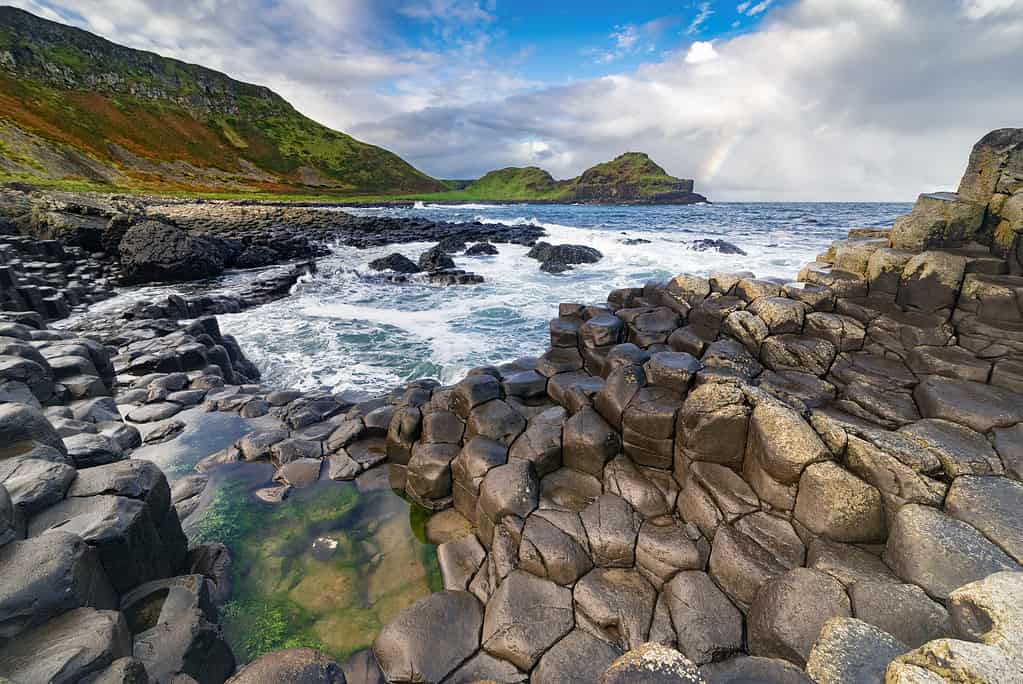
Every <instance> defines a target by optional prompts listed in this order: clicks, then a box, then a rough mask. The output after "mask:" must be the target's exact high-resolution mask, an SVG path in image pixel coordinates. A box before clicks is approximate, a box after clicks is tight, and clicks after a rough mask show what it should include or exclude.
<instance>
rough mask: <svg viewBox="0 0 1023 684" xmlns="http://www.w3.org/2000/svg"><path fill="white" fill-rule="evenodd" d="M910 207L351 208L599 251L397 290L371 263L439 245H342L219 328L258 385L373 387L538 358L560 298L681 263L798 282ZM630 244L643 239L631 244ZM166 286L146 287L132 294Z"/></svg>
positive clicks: (488, 263)
mask: <svg viewBox="0 0 1023 684" xmlns="http://www.w3.org/2000/svg"><path fill="white" fill-rule="evenodd" d="M904 210H905V208H904V207H892V206H888V207H882V208H881V209H869V208H858V207H856V206H855V205H852V206H846V205H843V206H832V205H816V206H812V205H811V206H808V205H707V206H701V207H678V208H671V207H593V206H579V207H570V206H541V205H524V206H522V205H520V206H508V205H484V204H480V205H456V206H448V205H431V204H425V203H424V204H423V206H422V207H420V206H418V205H416V206H414V207H408V206H406V207H380V208H376V209H372V208H369V209H367V208H360V209H358V210H357V213H362V214H370V213H372V214H380V215H391V216H416V215H428V216H429V217H430V218H431V219H435V220H450V221H462V222H465V221H472V220H479V221H481V222H482V223H485V224H505V225H513V226H525V225H531V226H538V227H541V228H543V229H544V230H545V231H546V233H547V235H546V237H544V238H543V240H545V241H546V242H549V243H552V244H582V245H588V246H591V247H594V248H596V249H598V250H599V251H600V252H601V253H602V254H603V255H604V258H603V259H601V260H600V261H599V262H598V263H595V264H584V265H581V266H576V267H575V268H574V269H573V270H572V271H569V272H568V273H564V274H558V275H552V274H548V273H544V272H542V271H540V270H539V268H538V264H537V262H536V261H535V260H533V259H530V258H528V257H526V253H527V252H528V249H529V248H527V247H525V246H522V245H516V244H504V243H498V244H496V245H495V246H496V247H497V249H498V254H497V255H496V256H482V257H467V256H464V255H458V254H456V255H454V260H455V263H456V265H457V266H458V267H459V268H464V269H466V270H468V271H473V272H475V273H478V274H480V275H482V276H483V277H484V279H485V282H484V283H482V284H479V285H469V286H455V287H442V286H438V285H431V284H429V283H428V282H413V283H411V284H406V285H398V284H392V283H387V282H384V281H382V280H381V279H380V278H375V277H367V276H369V275H374V274H373V273H372V272H371V271H370V269H369V268H368V263H369V262H370V261H371V260H373V259H375V258H378V257H381V256H385V255H387V254H390V253H392V252H398V253H400V254H403V255H405V256H407V257H409V258H410V259H413V260H415V259H418V257H419V254H421V253H422V252H423V251H424V250H426V249H428V248H430V247H432V246H433V244H434V243H432V242H422V243H413V244H403V245H384V246H379V247H373V248H370V249H365V250H353V249H350V248H338V249H336V250H335V251H334V254H333V255H332V256H330V257H327V258H324V259H321V260H319V266H320V268H319V271H318V272H317V273H315V274H313V275H311V276H308V277H304V278H303V279H302V281H301V283H300V284H299V285H297V286H296V288H295V291H294V293H293V294H292V296H291V297H288V298H286V299H283V300H280V301H277V302H273V303H270V304H268V305H265V306H262V307H259V308H257V309H251V310H249V311H245V312H242V313H240V314H232V315H229V316H224V317H223V319H222V321H221V327H222V329H223V330H224V331H225V332H228V333H231V334H234V335H235V336H236V337H237V338H238V340H239V342H240V344H241V346H242V348H243V349H245V351H246V354H247V355H248V356H249V357H250V358H251V359H252V360H253V361H254V362H255V363H256V364H257V366H259V367H260V369H261V370H262V371H263V374H264V382H266V383H268V384H271V385H278V386H284V385H290V386H297V387H299V388H303V389H306V388H314V387H326V388H330V389H332V390H336V391H341V390H345V389H358V390H363V391H366V392H369V393H371V394H379V393H381V392H384V391H386V390H388V389H390V388H391V387H393V386H395V385H397V384H399V383H402V382H405V381H408V380H411V379H413V378H416V377H424V376H432V377H436V378H438V379H440V380H441V381H442V382H445V383H448V382H453V381H455V380H457V379H459V378H460V377H461V376H462V375H464V373H465V372H466V371H467V370H468V369H469V368H472V367H474V366H479V365H484V364H494V363H501V362H504V361H508V360H511V359H514V358H517V357H520V356H524V355H536V354H540V353H542V352H543V350H544V349H545V348H546V346H547V343H548V333H547V325H548V321H549V319H550V318H551V317H553V316H555V315H556V311H557V304H558V303H559V302H568V301H576V302H583V303H594V302H601V301H604V299H605V298H606V296H607V293H608V292H609V291H610V290H612V289H614V288H618V287H628V286H637V285H642V284H643V283H644V282H645V281H647V280H651V279H663V278H667V277H670V276H672V275H675V274H677V273H682V272H693V273H701V274H709V273H712V272H715V271H738V270H749V271H753V272H755V273H756V274H757V275H760V276H786V277H793V276H794V275H795V273H796V271H797V270H798V269H799V267H800V266H802V264H804V263H805V262H807V261H810V260H812V259H813V258H814V255H815V254H816V253H817V252H819V251H820V250H821V249H822V248H823V247H824V246H825V245H826V244H827V243H828V242H830V240H832V239H835V238H836V237H840V236H841V235H843V234H844V232H845V229H846V228H847V227H852V226H857V225H879V224H882V221H884V220H888V219H889V218H890V217H894V216H895V215H897V214H898V213H901V212H902V211H904ZM871 212H873V213H871ZM836 216H837V218H836ZM700 238H714V239H724V240H727V241H728V242H731V243H732V244H734V245H736V246H738V247H740V248H741V249H743V250H745V251H746V252H747V255H746V256H741V255H731V254H721V253H718V252H715V251H697V250H695V249H693V247H692V244H693V241H694V240H696V239H700ZM629 239H642V240H647V241H648V242H645V243H639V244H625V241H626V240H629ZM247 277H248V278H251V275H249V276H247ZM167 291H168V289H167V288H163V289H161V288H146V289H145V290H135V291H132V292H130V293H129V294H128V295H127V297H128V298H140V297H141V296H146V297H151V296H155V293H158V292H163V293H166V292H167ZM139 293H144V295H140V294H139ZM122 301H124V300H123V299H122Z"/></svg>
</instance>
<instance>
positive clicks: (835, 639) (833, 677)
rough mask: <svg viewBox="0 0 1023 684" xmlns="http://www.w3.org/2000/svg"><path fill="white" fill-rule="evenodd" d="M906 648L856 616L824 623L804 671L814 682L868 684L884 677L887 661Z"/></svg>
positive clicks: (900, 653)
mask: <svg viewBox="0 0 1023 684" xmlns="http://www.w3.org/2000/svg"><path fill="white" fill-rule="evenodd" d="M907 650H909V649H908V648H907V647H906V645H905V644H902V643H900V642H899V640H898V639H896V638H894V637H893V636H892V635H891V634H888V633H887V632H884V631H882V630H880V629H878V628H877V627H873V626H871V625H868V624H867V623H866V622H862V621H860V620H856V619H855V618H841V617H838V618H832V619H830V620H828V621H827V622H825V623H824V628H823V629H822V630H821V633H820V636H819V637H818V638H817V642H816V643H815V644H814V645H813V650H811V651H810V658H809V660H808V661H807V663H806V671H807V672H808V673H809V674H810V676H811V677H813V681H815V682H817V684H868V683H873V682H880V681H882V680H883V679H884V675H885V670H887V669H888V663H890V662H891V661H892V660H894V659H895V658H897V657H898V656H900V655H902V654H903V653H905V652H906V651H907Z"/></svg>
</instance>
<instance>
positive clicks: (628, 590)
mask: <svg viewBox="0 0 1023 684" xmlns="http://www.w3.org/2000/svg"><path fill="white" fill-rule="evenodd" d="M572 593H573V598H574V601H575V619H576V624H577V625H578V626H579V627H580V629H583V630H586V631H587V632H590V633H591V634H593V635H594V636H596V637H597V638H599V639H603V640H604V641H606V642H608V643H609V644H611V645H612V646H615V647H616V648H619V649H621V650H623V651H625V650H628V649H630V648H635V647H636V646H639V645H641V644H643V643H644V642H646V640H647V637H648V635H649V631H650V622H651V620H652V618H653V614H654V604H655V603H656V601H657V591H656V590H655V589H654V588H653V586H652V585H651V584H650V583H649V582H647V581H646V579H644V578H643V575H641V574H640V573H639V572H637V571H636V570H633V569H631V568H630V569H624V568H595V569H593V570H591V571H590V572H589V573H588V574H587V575H586V576H585V577H583V578H582V579H581V580H579V581H578V582H577V583H576V585H575V589H574V590H573V592H572Z"/></svg>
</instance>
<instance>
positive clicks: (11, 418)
mask: <svg viewBox="0 0 1023 684" xmlns="http://www.w3.org/2000/svg"><path fill="white" fill-rule="evenodd" d="M36 443H38V444H43V445H46V446H48V447H52V448H54V449H56V450H57V451H59V452H60V453H62V454H65V453H67V449H66V448H65V446H64V442H63V440H61V438H60V435H59V434H58V433H57V431H56V430H55V429H54V427H53V425H52V424H51V423H50V421H48V420H47V419H46V416H44V415H43V414H42V412H41V411H39V410H38V409H34V408H32V407H31V406H27V405H25V404H4V405H2V406H0V445H2V446H0V458H10V457H12V456H18V455H20V454H22V453H25V452H28V451H31V450H32V449H33V448H34V446H35V444H36Z"/></svg>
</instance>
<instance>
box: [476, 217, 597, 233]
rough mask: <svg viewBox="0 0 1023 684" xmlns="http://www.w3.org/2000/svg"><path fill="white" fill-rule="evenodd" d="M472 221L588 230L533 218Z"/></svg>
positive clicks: (551, 228)
mask: <svg viewBox="0 0 1023 684" xmlns="http://www.w3.org/2000/svg"><path fill="white" fill-rule="evenodd" d="M473 220H474V221H478V222H479V223H482V224H485V225H504V226H534V227H536V228H543V229H544V230H589V229H587V228H579V227H578V226H566V225H563V224H561V223H551V222H549V221H541V220H539V219H537V218H536V217H535V216H532V217H529V218H527V217H525V216H517V217H515V218H511V219H507V218H487V217H486V216H475V217H473Z"/></svg>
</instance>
